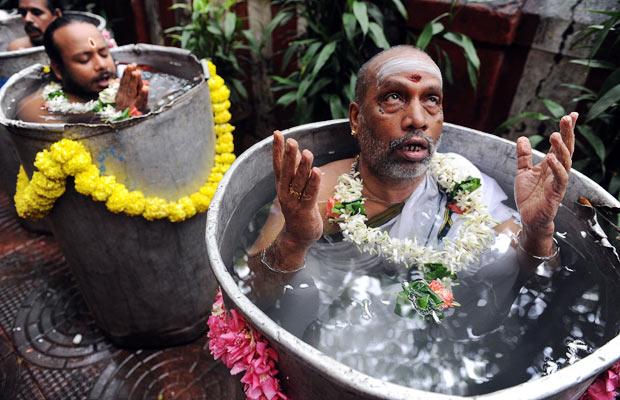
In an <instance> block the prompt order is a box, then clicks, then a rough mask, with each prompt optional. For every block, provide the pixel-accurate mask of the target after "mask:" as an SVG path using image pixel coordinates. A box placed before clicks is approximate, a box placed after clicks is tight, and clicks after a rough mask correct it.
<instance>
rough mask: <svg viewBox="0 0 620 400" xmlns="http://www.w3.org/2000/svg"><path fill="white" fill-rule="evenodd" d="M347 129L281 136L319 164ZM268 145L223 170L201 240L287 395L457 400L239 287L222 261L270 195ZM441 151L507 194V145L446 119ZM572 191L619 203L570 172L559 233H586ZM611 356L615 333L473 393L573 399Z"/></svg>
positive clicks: (338, 150) (605, 263) (588, 250)
mask: <svg viewBox="0 0 620 400" xmlns="http://www.w3.org/2000/svg"><path fill="white" fill-rule="evenodd" d="M349 132H350V128H349V124H348V122H347V121H346V120H337V121H327V122H321V123H315V124H309V125H303V126H299V127H295V128H292V129H289V130H288V131H286V136H287V137H292V138H294V139H296V140H298V141H299V143H300V147H301V148H307V149H309V150H311V151H312V152H313V153H314V155H315V165H321V164H324V163H326V162H329V161H333V160H337V159H342V158H345V157H350V156H352V155H353V154H355V153H356V144H355V142H354V140H353V139H352V137H351V135H350V134H349ZM271 146H272V139H271V138H268V139H265V140H263V141H262V142H260V143H258V144H256V145H255V146H253V147H252V148H250V149H249V150H248V151H246V152H245V153H243V154H242V155H241V156H240V157H239V158H238V159H237V161H236V162H235V164H234V165H233V166H232V167H231V168H230V170H229V171H228V173H227V174H226V176H225V177H224V179H223V180H222V182H221V183H220V186H219V188H218V191H217V193H216V195H215V197H214V199H213V202H212V206H211V208H210V210H209V216H208V221H207V235H206V241H207V248H208V251H209V259H210V265H211V268H212V269H213V272H214V274H215V277H216V278H217V280H218V282H219V284H220V286H221V288H222V290H223V293H224V297H225V301H226V303H227V305H228V306H229V307H234V308H236V309H237V310H239V311H240V312H241V313H242V314H243V315H244V316H245V317H246V319H247V321H248V322H250V323H251V324H252V325H253V326H254V327H255V328H256V329H258V330H259V331H260V332H262V333H263V334H264V335H265V337H267V338H268V339H269V341H270V342H271V344H272V345H273V346H274V347H275V348H276V350H277V351H278V353H279V365H278V369H279V371H280V374H281V382H283V385H284V387H285V390H286V393H287V394H288V395H290V396H291V397H292V398H298V399H317V398H320V399H323V400H332V399H333V400H336V399H337V400H348V399H351V400H352V399H403V400H404V399H408V400H412V399H425V400H426V399H442V400H445V399H454V398H459V397H456V396H448V395H444V394H438V393H430V392H425V391H421V390H416V389H412V388H407V387H404V386H400V385H396V384H393V383H389V382H385V381H382V380H379V379H375V378H373V377H370V376H368V375H365V374H363V373H361V372H358V371H355V370H353V369H352V368H350V367H347V366H345V365H343V364H341V363H339V362H337V361H335V360H334V359H332V358H330V357H328V356H327V355H325V354H323V353H322V352H320V351H318V350H317V349H315V348H314V347H312V346H310V345H308V344H307V343H305V342H304V341H302V340H300V339H299V338H297V337H296V336H294V335H293V334H291V333H289V332H288V331H286V330H284V329H283V328H281V327H280V326H278V325H277V324H276V323H275V322H274V321H273V320H271V319H270V318H269V317H268V316H267V315H266V314H264V313H263V312H262V311H261V310H260V309H259V308H258V307H257V306H256V305H255V304H254V303H252V301H250V300H249V299H248V298H247V297H246V296H245V295H244V294H243V293H242V292H241V291H240V289H239V287H238V286H237V284H236V282H235V281H234V279H233V277H232V276H231V274H230V273H229V267H230V266H232V261H233V251H234V250H235V248H236V244H237V243H238V241H239V238H240V237H241V235H242V234H243V232H244V231H245V229H246V227H247V224H248V222H249V221H250V219H251V218H252V215H253V214H254V213H255V212H256V211H257V210H258V209H259V208H260V207H261V206H263V205H264V204H266V203H268V202H269V201H271V200H272V199H273V198H274V196H275V189H274V180H273V172H272V166H271ZM481 149H484V151H481ZM440 151H442V152H458V153H460V154H463V155H465V156H466V157H468V158H469V159H470V160H471V161H472V162H473V163H474V164H476V165H477V166H478V167H479V168H480V169H481V170H482V172H484V173H486V174H488V175H490V176H492V177H494V178H496V179H497V181H498V183H499V184H500V185H501V186H502V188H503V189H504V191H505V192H506V193H510V194H512V192H513V189H512V188H513V182H514V171H515V166H516V159H515V144H514V143H512V142H509V141H507V140H504V139H501V138H498V137H495V136H491V135H488V134H485V133H482V132H479V131H475V130H472V129H468V128H464V127H460V126H456V125H451V124H445V126H444V133H443V139H442V144H441V148H440ZM489 155H492V156H489ZM535 157H536V158H537V159H540V158H541V157H542V154H541V153H539V152H536V155H535ZM579 195H583V196H587V197H588V198H590V199H591V200H592V201H593V202H595V203H598V204H606V205H608V206H610V207H620V204H619V203H618V201H617V200H616V199H614V198H613V196H611V195H610V194H609V193H607V192H605V191H604V190H603V189H602V188H600V187H599V186H598V185H597V184H595V183H594V182H592V181H591V180H590V179H589V178H587V177H586V176H584V175H582V174H580V173H579V172H577V171H574V170H573V171H572V172H571V177H570V183H569V188H568V193H567V195H566V198H565V200H564V204H563V207H561V209H560V213H559V214H558V217H557V218H556V227H557V230H558V231H571V232H575V231H576V232H579V231H583V232H587V231H588V229H587V227H586V223H585V222H584V221H582V220H579V219H578V218H576V217H575V214H574V211H577V210H576V208H577V207H578V206H577V205H575V204H574V201H575V200H576V198H577V197H578V196H579ZM511 200H512V199H511ZM584 242H585V241H584ZM578 246H579V245H578ZM578 250H579V251H580V252H582V253H583V254H585V255H587V256H586V258H587V259H591V260H592V262H593V263H594V264H593V265H601V266H602V267H601V268H603V267H608V268H617V266H618V259H617V255H614V251H615V250H614V251H612V250H611V249H604V248H602V247H601V246H599V245H595V244H593V242H590V245H589V246H588V245H586V244H582V245H581V247H580V248H578ZM616 323H617V321H616ZM611 325H613V324H611ZM614 326H615V325H614ZM618 359H620V336H616V337H615V338H613V339H612V340H610V341H609V342H608V343H607V344H605V345H604V346H602V347H600V348H599V349H598V350H596V351H595V352H594V353H593V354H591V355H589V356H587V357H585V358H584V359H582V360H580V361H578V362H576V363H575V364H573V365H571V366H568V367H566V368H563V369H561V370H559V371H558V372H556V373H553V374H551V375H548V376H545V377H543V378H540V379H537V380H533V381H529V382H525V383H522V384H519V385H516V386H513V387H510V388H508V389H504V390H500V391H496V392H493V393H490V394H485V395H482V396H476V397H475V398H476V399H485V400H486V399H550V398H554V399H577V398H578V397H579V396H580V394H581V393H583V391H584V390H585V389H586V387H587V386H588V385H589V383H590V382H591V381H592V379H593V378H594V377H595V376H596V375H597V374H598V373H600V372H601V371H603V370H605V369H606V368H608V367H609V366H610V365H611V364H613V362H614V361H615V360H618Z"/></svg>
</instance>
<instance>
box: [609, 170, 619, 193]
mask: <svg viewBox="0 0 620 400" xmlns="http://www.w3.org/2000/svg"><path fill="white" fill-rule="evenodd" d="M607 191H608V192H609V193H611V194H613V195H614V196H616V193H618V191H620V175H614V176H613V177H612V178H611V181H610V182H609V187H608V188H607Z"/></svg>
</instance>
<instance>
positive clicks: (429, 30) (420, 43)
mask: <svg viewBox="0 0 620 400" xmlns="http://www.w3.org/2000/svg"><path fill="white" fill-rule="evenodd" d="M432 38H433V24H432V23H430V22H429V23H428V24H426V25H424V29H422V33H420V36H418V40H416V42H415V47H417V48H419V49H420V50H425V49H426V46H428V44H429V43H430V41H431V39H432Z"/></svg>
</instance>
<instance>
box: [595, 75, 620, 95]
mask: <svg viewBox="0 0 620 400" xmlns="http://www.w3.org/2000/svg"><path fill="white" fill-rule="evenodd" d="M618 84H620V68H618V69H617V70H615V71H614V72H612V73H611V75H609V76H608V77H607V79H605V82H603V85H602V86H601V90H600V91H599V96H604V95H605V93H607V92H608V91H609V90H610V89H611V88H613V87H614V86H616V85H618ZM592 93H594V92H592Z"/></svg>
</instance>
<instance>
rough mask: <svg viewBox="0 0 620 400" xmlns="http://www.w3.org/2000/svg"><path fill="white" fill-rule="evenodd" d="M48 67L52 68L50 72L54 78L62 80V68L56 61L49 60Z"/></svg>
mask: <svg viewBox="0 0 620 400" xmlns="http://www.w3.org/2000/svg"><path fill="white" fill-rule="evenodd" d="M50 67H51V68H52V72H53V73H54V76H55V77H56V79H58V80H59V81H61V82H62V68H61V67H60V64H58V63H57V62H56V61H52V62H50Z"/></svg>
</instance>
